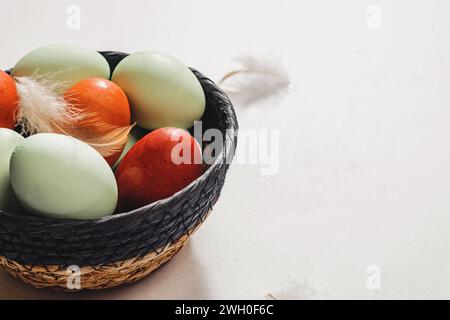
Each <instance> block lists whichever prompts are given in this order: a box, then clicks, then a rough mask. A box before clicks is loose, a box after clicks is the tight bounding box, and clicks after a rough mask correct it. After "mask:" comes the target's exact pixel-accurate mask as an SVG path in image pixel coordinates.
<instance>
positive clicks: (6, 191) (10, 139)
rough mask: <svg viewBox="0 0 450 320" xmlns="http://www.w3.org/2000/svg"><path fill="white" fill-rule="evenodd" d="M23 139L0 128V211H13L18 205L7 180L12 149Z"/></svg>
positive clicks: (11, 131)
mask: <svg viewBox="0 0 450 320" xmlns="http://www.w3.org/2000/svg"><path fill="white" fill-rule="evenodd" d="M23 140H24V138H23V137H22V136H21V135H20V134H18V133H17V132H15V131H13V130H9V129H5V128H0V210H1V211H14V210H16V209H17V208H18V207H19V205H18V203H17V200H16V197H15V196H14V192H13V190H12V188H11V183H10V178H9V160H10V158H11V154H12V153H13V151H14V148H15V147H16V146H17V145H18V144H20V143H21V142H22V141H23Z"/></svg>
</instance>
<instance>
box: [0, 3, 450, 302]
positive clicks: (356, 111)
mask: <svg viewBox="0 0 450 320" xmlns="http://www.w3.org/2000/svg"><path fill="white" fill-rule="evenodd" d="M71 4H77V5H79V6H80V8H81V29H80V30H69V29H67V27H66V19H67V14H66V8H67V6H69V5H71ZM372 4H375V5H379V8H380V9H381V26H380V27H381V29H379V30H373V29H370V28H368V27H367V26H366V23H367V19H368V15H367V12H366V9H367V7H368V6H369V5H372ZM449 10H450V2H448V1H446V0H441V1H422V0H414V1H406V0H396V1H388V0H375V1H366V0H341V1H332V0H328V1H325V0H319V1H317V0H316V1H294V0H291V1H287V0H284V1H282V0H277V1H256V0H255V1H241V0H239V1H238V0H228V1H206V0H202V1H117V0H108V1H81V0H72V1H49V0H43V1H24V0H17V1H2V2H1V3H0V12H1V18H0V43H1V46H0V47H1V49H0V68H7V67H10V66H12V65H14V63H15V62H16V61H17V60H18V59H19V58H20V57H21V56H22V55H23V54H25V53H26V52H27V51H29V50H30V49H33V48H35V47H38V46H40V45H44V44H47V43H53V42H68V43H74V44H80V45H84V46H89V47H92V48H96V49H99V50H105V49H112V50H122V51H128V52H134V51H138V50H145V49H157V50H161V51H166V52H168V53H171V54H173V55H175V56H177V57H179V58H180V59H181V60H182V61H184V62H185V63H186V64H188V65H190V66H193V67H196V68H198V69H199V70H201V71H202V72H204V73H205V74H206V75H208V76H210V77H212V78H213V79H216V80H218V79H220V77H221V76H222V75H223V74H224V73H225V72H226V71H229V70H230V68H232V67H233V61H232V58H233V57H234V56H236V55H239V54H242V53H250V54H260V53H266V52H270V53H272V54H274V55H276V56H278V57H279V58H280V59H281V60H282V61H283V63H284V65H285V66H286V68H287V69H288V71H289V73H290V75H291V79H292V88H291V89H290V92H289V93H288V94H287V95H286V96H285V97H284V98H283V99H281V100H277V101H273V100H271V101H267V102H263V103H260V104H258V105H254V106H253V107H251V108H245V107H243V106H237V107H238V108H237V109H238V115H239V120H240V123H241V126H242V128H275V129H277V128H279V129H280V139H281V141H280V170H279V173H278V174H277V175H273V176H262V175H260V170H259V167H258V166H255V165H235V166H233V167H232V169H231V170H230V173H229V176H228V179H227V182H226V186H225V188H224V191H223V195H222V197H221V199H220V201H219V203H218V204H217V206H216V208H215V210H214V212H213V214H212V215H211V216H210V218H209V220H208V221H207V222H206V223H205V225H204V226H203V227H202V228H201V229H200V230H199V231H198V233H197V234H195V236H194V237H193V238H192V240H191V242H190V243H189V245H188V246H187V247H186V248H185V249H184V250H183V251H182V252H181V253H180V254H179V255H178V256H176V257H175V258H174V259H173V261H171V262H170V263H169V264H167V265H166V266H164V267H163V268H161V269H160V270H158V271H157V272H155V273H154V274H152V275H151V276H150V277H148V278H147V279H145V280H144V281H142V282H140V283H138V284H136V285H133V286H128V287H123V288H118V289H114V290H109V291H104V292H94V293H81V294H76V295H67V294H63V293H59V292H52V291H46V290H35V289H32V288H29V287H27V286H26V285H24V284H22V283H20V282H18V281H16V280H14V279H12V278H10V277H9V276H8V275H6V274H4V273H0V298H99V299H107V298H138V299H160V298H167V299H170V298H174V299H178V298H194V299H195V298H199V299H203V298H238V299H241V298H256V299H259V298H264V297H266V295H267V294H269V293H270V294H272V295H274V296H275V297H294V298H322V297H324V298H362V299H367V298H375V299H378V298H450V286H449V284H450V250H449V249H448V248H449V244H450V233H449V226H450V146H449V143H448V137H449V136H450V126H449V119H450V106H449V104H450V90H449V83H450V45H449V42H448V35H449V31H450V20H449V19H448V12H449ZM238 152H241V153H242V152H245V149H244V148H241V149H240V150H239V151H238ZM370 265H376V266H378V267H379V268H380V270H381V289H380V290H369V288H368V287H367V285H366V281H367V278H368V274H367V273H366V270H367V267H368V266H370Z"/></svg>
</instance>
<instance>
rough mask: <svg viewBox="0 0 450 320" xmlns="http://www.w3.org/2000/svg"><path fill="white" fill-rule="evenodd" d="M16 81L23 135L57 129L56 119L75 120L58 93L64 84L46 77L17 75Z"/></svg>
mask: <svg viewBox="0 0 450 320" xmlns="http://www.w3.org/2000/svg"><path fill="white" fill-rule="evenodd" d="M15 80H16V85H17V92H18V94H19V97H20V99H19V106H18V113H17V124H18V125H19V126H20V127H21V128H22V133H23V134H26V135H31V134H35V133H40V132H54V130H55V125H54V123H55V122H59V123H61V122H63V123H73V121H74V120H76V119H75V118H74V117H75V115H73V114H72V113H70V112H68V110H69V108H68V105H67V102H66V101H65V100H64V97H63V96H62V95H61V94H59V92H60V90H61V88H62V87H64V86H65V84H64V83H61V82H53V81H49V80H47V79H46V78H45V77H43V76H39V77H37V76H31V77H16V78H15Z"/></svg>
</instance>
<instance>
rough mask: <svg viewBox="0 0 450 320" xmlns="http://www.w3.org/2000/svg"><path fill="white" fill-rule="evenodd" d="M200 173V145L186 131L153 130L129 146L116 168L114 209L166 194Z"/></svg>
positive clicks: (139, 205)
mask: <svg viewBox="0 0 450 320" xmlns="http://www.w3.org/2000/svg"><path fill="white" fill-rule="evenodd" d="M202 173H203V164H202V151H201V148H200V146H199V144H198V142H197V141H196V140H195V139H194V138H193V137H192V136H191V135H190V134H189V133H188V132H187V131H185V130H183V129H177V128H161V129H158V130H155V131H153V132H151V133H149V134H148V135H146V136H145V137H144V138H142V139H141V140H139V141H138V142H137V143H136V144H135V145H134V146H133V148H131V150H130V151H129V152H128V153H127V155H126V156H125V158H124V159H123V160H122V162H121V163H120V165H119V168H118V169H117V172H116V179H117V184H118V186H119V204H118V211H120V212H124V211H129V210H133V209H136V208H139V207H142V206H145V205H147V204H149V203H152V202H155V201H157V200H160V199H164V198H167V197H170V196H172V195H173V194H174V193H176V192H177V191H180V190H181V189H183V188H184V187H186V186H188V185H189V184H190V183H191V182H192V181H194V180H195V179H197V178H198V177H200V176H201V175H202Z"/></svg>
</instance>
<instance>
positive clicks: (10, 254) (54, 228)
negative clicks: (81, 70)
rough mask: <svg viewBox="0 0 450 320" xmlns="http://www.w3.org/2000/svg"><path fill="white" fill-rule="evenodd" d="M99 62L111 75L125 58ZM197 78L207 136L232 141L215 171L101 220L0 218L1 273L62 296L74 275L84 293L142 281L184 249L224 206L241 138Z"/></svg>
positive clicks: (224, 103)
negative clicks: (213, 131) (217, 134)
mask: <svg viewBox="0 0 450 320" xmlns="http://www.w3.org/2000/svg"><path fill="white" fill-rule="evenodd" d="M101 54H102V55H103V56H104V57H105V58H106V59H107V60H108V62H109V64H110V66H111V70H114V68H115V67H116V65H117V64H118V63H119V62H120V61H121V60H122V59H123V58H124V57H126V56H127V54H125V53H120V52H109V51H108V52H101ZM192 72H193V73H194V74H195V75H196V77H197V78H198V79H199V81H200V83H201V85H202V87H203V90H204V91H205V96H206V111H205V114H204V116H203V118H202V121H203V130H206V129H209V128H217V129H219V130H220V131H221V132H222V133H223V135H224V137H226V139H224V144H223V149H222V150H221V151H220V152H219V153H218V154H216V159H215V162H214V164H212V165H210V166H209V167H208V168H207V170H206V172H205V173H204V174H203V175H202V176H201V177H200V178H198V179H197V180H195V181H194V182H193V183H191V184H190V185H189V186H187V187H186V188H184V189H183V190H181V191H180V192H178V193H176V194H175V195H173V196H172V197H170V198H167V199H164V200H161V201H158V202H155V203H152V204H149V205H147V206H145V207H142V208H139V209H137V210H134V211H131V212H126V213H120V214H115V215H112V216H107V217H104V218H101V219H98V220H81V221H79V220H77V221H75V220H56V219H50V218H46V217H39V216H34V215H29V214H27V213H24V212H23V213H22V212H14V213H11V212H2V211H0V267H1V268H2V269H4V270H6V271H7V272H9V273H10V274H12V275H13V276H15V277H17V278H19V279H21V280H23V281H24V282H26V283H28V284H30V285H32V286H34V287H38V288H42V287H51V288H59V289H62V290H69V289H71V288H70V287H68V281H71V279H72V278H73V276H74V273H73V272H74V271H75V272H76V273H75V275H79V276H80V277H79V279H80V282H81V283H80V285H81V289H104V288H111V287H115V286H118V285H121V284H124V283H131V282H135V281H137V280H139V279H142V278H143V277H145V276H147V275H148V274H149V273H150V272H152V271H153V270H155V269H157V268H158V267H159V266H161V265H162V264H163V263H165V262H167V261H168V260H169V259H170V258H172V257H173V256H174V255H175V254H176V253H177V252H178V251H179V250H180V249H181V248H182V247H183V245H184V244H185V243H186V241H187V240H188V238H189V236H190V235H191V234H192V233H193V232H194V231H195V230H196V229H197V228H198V227H199V226H200V225H201V224H202V222H203V221H204V220H205V218H206V217H207V216H208V214H209V213H210V211H211V209H212V207H213V205H214V204H215V203H216V201H217V200H218V198H219V195H220V192H221V190H222V187H223V184H224V180H225V175H226V173H227V170H228V167H229V165H228V164H229V160H230V158H232V157H233V155H234V150H235V147H236V143H237V131H238V123H237V119H236V115H235V112H234V109H233V106H232V104H231V102H230V100H229V99H228V97H227V96H226V94H225V93H224V92H223V91H222V90H220V89H219V88H218V87H217V86H216V85H215V84H214V83H213V82H212V81H211V80H209V79H208V78H206V77H204V76H203V75H202V74H201V73H199V72H197V71H196V70H192ZM73 266H76V268H75V269H74V267H73ZM75 288H77V286H75Z"/></svg>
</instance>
